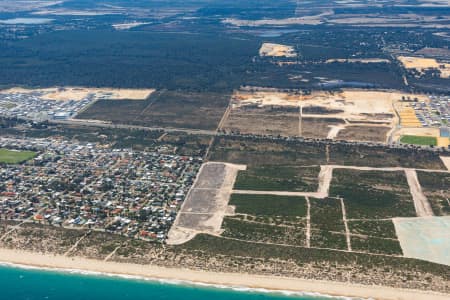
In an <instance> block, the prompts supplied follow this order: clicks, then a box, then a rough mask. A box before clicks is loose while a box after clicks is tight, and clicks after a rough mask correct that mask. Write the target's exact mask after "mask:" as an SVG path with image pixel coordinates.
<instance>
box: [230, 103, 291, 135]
mask: <svg viewBox="0 0 450 300" xmlns="http://www.w3.org/2000/svg"><path fill="white" fill-rule="evenodd" d="M222 129H224V130H225V131H226V132H235V133H243V134H246V133H250V134H258V135H272V136H278V135H281V136H298V135H299V115H298V109H296V110H295V108H294V109H293V110H286V109H284V110H281V109H280V110H276V109H271V108H254V107H252V108H249V107H238V108H235V109H232V111H231V113H230V115H229V117H228V118H227V120H226V122H225V124H224V126H223V127H222Z"/></svg>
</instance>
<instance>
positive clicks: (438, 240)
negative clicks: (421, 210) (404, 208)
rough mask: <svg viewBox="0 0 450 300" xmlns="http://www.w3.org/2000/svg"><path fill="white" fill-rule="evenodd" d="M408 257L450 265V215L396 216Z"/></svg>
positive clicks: (401, 242) (397, 229)
mask: <svg viewBox="0 0 450 300" xmlns="http://www.w3.org/2000/svg"><path fill="white" fill-rule="evenodd" d="M393 221H394V225H395V231H396V232H397V236H398V239H399V241H400V246H401V247H402V250H403V253H404V255H405V256H406V257H411V258H418V259H423V260H427V261H431V262H436V263H440V264H445V265H448V266H450V255H448V253H449V251H450V217H427V218H394V219H393Z"/></svg>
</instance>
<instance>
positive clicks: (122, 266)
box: [0, 248, 450, 300]
mask: <svg viewBox="0 0 450 300" xmlns="http://www.w3.org/2000/svg"><path fill="white" fill-rule="evenodd" d="M0 262H1V263H4V265H5V266H7V265H10V266H17V267H27V266H29V267H34V268H38V269H39V268H41V269H47V270H55V271H63V272H71V273H75V272H76V273H79V274H83V272H84V273H85V274H87V275H89V273H91V275H100V276H117V277H124V278H127V277H128V278H129V279H144V280H154V281H166V282H167V283H170V282H171V281H172V282H173V283H176V282H181V283H185V284H196V285H209V286H212V287H214V286H215V287H227V288H231V289H233V288H234V289H254V290H255V291H258V290H260V291H264V292H284V293H290V294H298V295H299V296H300V295H314V294H316V293H318V294H321V295H322V296H325V297H326V296H327V295H329V296H334V297H354V298H365V299H378V300H403V299H404V300H409V299H415V300H444V299H449V297H450V295H449V294H442V293H437V292H427V291H422V290H412V289H411V290H410V289H400V288H392V287H384V286H369V285H367V286H365V285H361V284H350V283H341V282H332V281H319V280H307V279H300V278H291V277H276V276H267V275H253V274H239V273H218V272H210V271H197V270H190V269H184V268H167V267H158V266H152V265H138V264H132V263H117V262H105V261H100V260H95V259H87V258H82V257H65V256H63V255H50V254H40V253H33V252H26V251H19V250H12V249H2V248H0ZM242 275H244V276H242Z"/></svg>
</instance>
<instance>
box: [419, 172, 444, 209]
mask: <svg viewBox="0 0 450 300" xmlns="http://www.w3.org/2000/svg"><path fill="white" fill-rule="evenodd" d="M417 176H418V178H419V182H420V185H421V186H422V191H423V193H424V194H425V196H426V197H427V199H428V202H429V203H430V205H431V209H432V210H433V213H434V214H435V215H436V216H447V215H450V174H448V173H432V172H417Z"/></svg>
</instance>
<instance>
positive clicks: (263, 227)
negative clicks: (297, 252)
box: [222, 217, 306, 246]
mask: <svg viewBox="0 0 450 300" xmlns="http://www.w3.org/2000/svg"><path fill="white" fill-rule="evenodd" d="M222 228H223V233H222V236H223V237H230V238H236V239H240V240H246V241H254V242H259V243H271V244H282V245H294V246H305V243H306V239H305V237H306V234H305V227H304V226H298V224H297V226H279V225H272V224H264V223H256V222H248V221H242V220H236V219H233V218H229V217H227V218H225V219H224V222H223V224H222Z"/></svg>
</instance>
